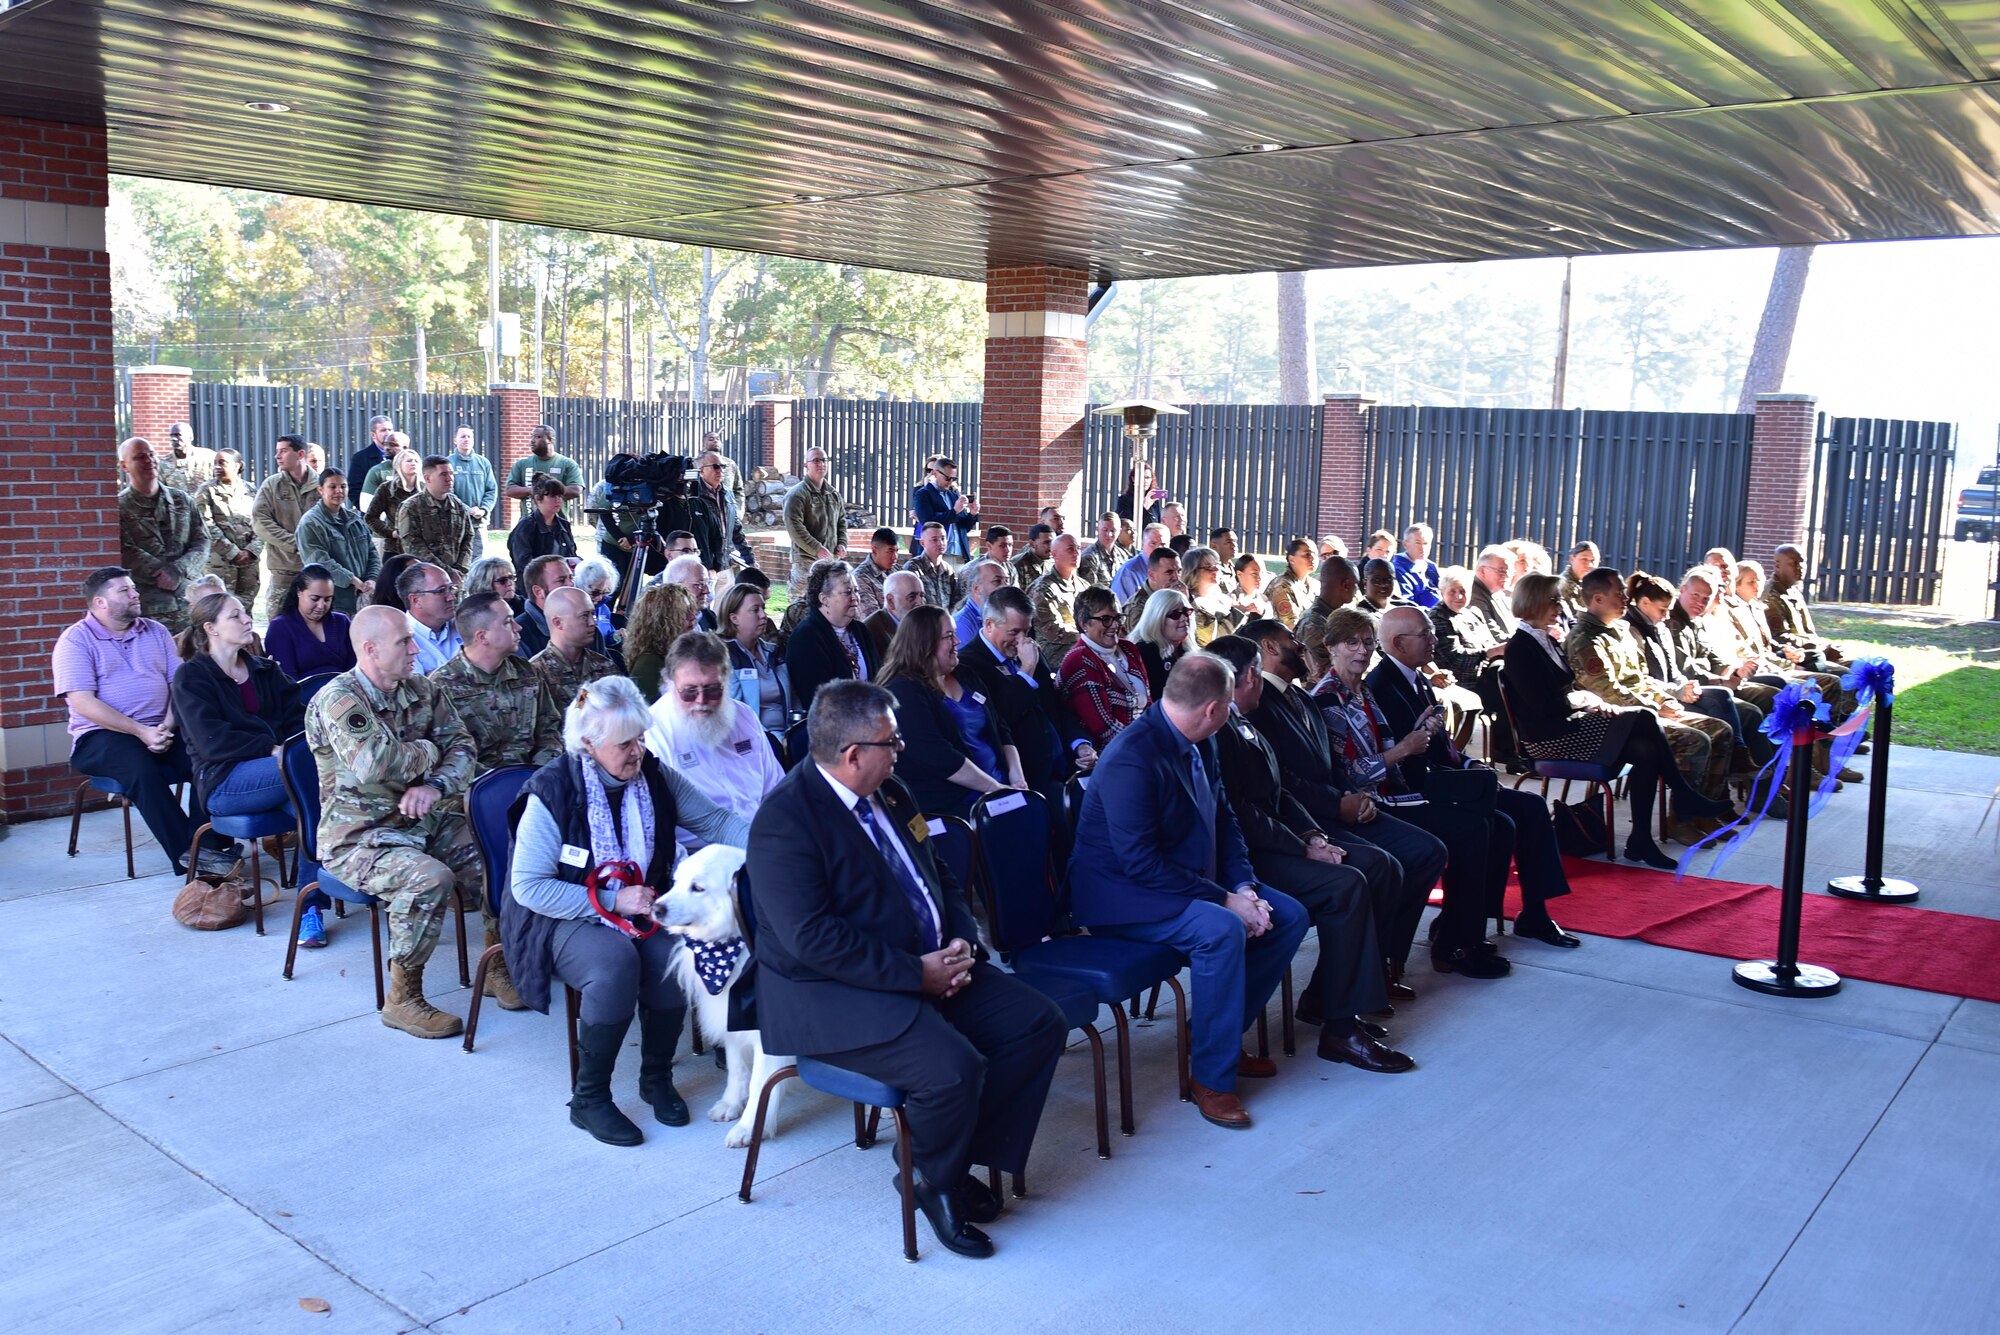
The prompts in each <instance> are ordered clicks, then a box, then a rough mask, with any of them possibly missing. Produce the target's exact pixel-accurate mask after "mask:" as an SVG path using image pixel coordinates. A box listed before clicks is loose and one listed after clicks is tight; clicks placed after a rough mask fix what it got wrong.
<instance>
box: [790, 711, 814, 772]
mask: <svg viewBox="0 0 2000 1335" xmlns="http://www.w3.org/2000/svg"><path fill="white" fill-rule="evenodd" d="M811 753H812V738H811V737H810V736H808V735H807V733H806V721H805V720H804V719H800V720H799V721H798V722H796V723H794V724H792V726H791V727H789V728H787V729H785V756H786V761H785V768H786V769H790V768H792V766H794V765H798V764H802V763H804V761H805V758H806V757H807V756H808V755H810V754H811Z"/></svg>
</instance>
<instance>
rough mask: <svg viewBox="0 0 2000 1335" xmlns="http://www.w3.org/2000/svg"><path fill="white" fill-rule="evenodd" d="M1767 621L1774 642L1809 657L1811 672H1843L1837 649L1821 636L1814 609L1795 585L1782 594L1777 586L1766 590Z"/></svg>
mask: <svg viewBox="0 0 2000 1335" xmlns="http://www.w3.org/2000/svg"><path fill="white" fill-rule="evenodd" d="M1764 622H1765V624H1766V625H1768V626H1769V627H1770V628H1771V639H1772V641H1773V642H1775V643H1776V644H1777V645H1779V646H1780V647H1781V648H1785V649H1797V650H1798V651H1799V652H1800V653H1803V654H1804V655H1805V660H1804V662H1803V666H1804V667H1805V669H1806V670H1807V671H1809V672H1839V671H1841V670H1842V669H1841V665H1840V664H1839V663H1837V662H1835V661H1834V659H1833V657H1832V651H1833V649H1834V646H1833V645H1832V644H1831V643H1830V642H1829V641H1827V640H1826V639H1825V638H1824V637H1823V636H1821V635H1820V633H1819V627H1818V626H1817V625H1815V624H1814V622H1813V614H1812V608H1810V607H1808V606H1807V605H1806V598H1805V595H1804V594H1802V593H1800V592H1799V586H1798V585H1796V584H1794V585H1793V586H1792V587H1790V588H1789V589H1785V590H1783V591H1780V590H1779V588H1778V586H1777V585H1776V584H1773V585H1771V587H1770V588H1768V589H1766V590H1765V591H1764Z"/></svg>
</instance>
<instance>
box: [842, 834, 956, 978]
mask: <svg viewBox="0 0 2000 1335" xmlns="http://www.w3.org/2000/svg"><path fill="white" fill-rule="evenodd" d="M870 807H871V803H870V802H869V801H868V799H867V798H865V797H864V798H862V799H861V800H860V801H859V802H856V803H855V804H854V814H855V815H857V816H859V817H861V825H862V828H863V829H865V830H867V831H868V837H869V839H871V840H873V841H874V844H875V851H876V852H878V853H880V854H881V855H882V856H883V858H884V859H886V860H887V862H888V863H889V870H890V871H891V872H892V873H894V875H895V877H896V884H897V885H898V886H899V887H901V889H902V891H903V898H905V899H907V900H909V901H910V911H911V912H913V913H915V914H916V915H917V932H918V935H919V936H921V937H922V939H923V943H924V951H923V953H925V954H927V955H928V954H929V953H930V952H931V951H933V950H936V949H937V948H938V945H939V942H938V934H937V923H936V921H935V920H934V919H933V918H932V917H931V901H930V896H928V895H926V894H925V893H924V890H923V887H922V886H920V885H918V884H917V878H916V877H915V876H914V875H912V874H911V872H910V868H909V864H907V863H905V862H904V861H903V859H902V858H901V857H900V856H899V855H898V854H897V852H896V851H895V850H893V849H889V848H885V847H884V846H883V843H882V837H883V831H882V828H881V827H880V826H878V825H877V824H876V823H875V813H874V811H872V810H871V809H870ZM888 837H889V838H891V839H894V838H895V837H896V836H895V835H894V834H893V833H891V834H889V836H888Z"/></svg>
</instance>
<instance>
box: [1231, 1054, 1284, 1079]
mask: <svg viewBox="0 0 2000 1335" xmlns="http://www.w3.org/2000/svg"><path fill="white" fill-rule="evenodd" d="M1277 1073H1278V1063H1276V1062H1274V1061H1272V1060H1271V1059H1270V1058H1269V1057H1253V1056H1251V1055H1250V1054H1249V1053H1247V1052H1245V1053H1242V1054H1241V1055H1239V1056H1238V1057H1237V1058H1236V1074H1238V1075H1243V1076H1248V1077H1250V1078H1251V1079H1252V1080H1269V1079H1270V1078H1271V1077H1272V1076H1274V1075H1276V1074H1277Z"/></svg>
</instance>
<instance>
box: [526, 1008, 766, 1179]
mask: <svg viewBox="0 0 2000 1335" xmlns="http://www.w3.org/2000/svg"><path fill="white" fill-rule="evenodd" d="M563 1019H564V1022H565V1023H566V1024H567V1025H568V1026H569V1087H570V1088H571V1089H575V1088H576V1072H577V1064H578V1062H579V1061H580V1060H581V1057H580V1055H579V1050H578V1048H577V1045H576V1027H577V1026H578V1025H579V1024H581V1023H583V993H581V992H579V991H577V990H576V989H575V988H573V987H571V986H570V985H569V984H567V983H564V984H563ZM786 1069H787V1070H791V1069H794V1068H791V1067H787V1068H786ZM765 1088H766V1089H769V1088H770V1086H769V1085H766V1086H765ZM758 1125H759V1128H760V1129H761V1128H762V1119H761V1116H760V1119H759V1123H758ZM745 1199H748V1198H747V1197H746V1198H745Z"/></svg>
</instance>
